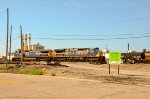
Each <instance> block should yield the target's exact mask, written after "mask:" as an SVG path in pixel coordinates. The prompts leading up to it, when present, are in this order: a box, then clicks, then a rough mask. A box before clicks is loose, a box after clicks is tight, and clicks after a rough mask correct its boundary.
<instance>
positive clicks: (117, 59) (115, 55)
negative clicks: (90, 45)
mask: <svg viewBox="0 0 150 99" xmlns="http://www.w3.org/2000/svg"><path fill="white" fill-rule="evenodd" d="M120 63H121V52H109V74H110V64H117V65H118V74H119V65H120Z"/></svg>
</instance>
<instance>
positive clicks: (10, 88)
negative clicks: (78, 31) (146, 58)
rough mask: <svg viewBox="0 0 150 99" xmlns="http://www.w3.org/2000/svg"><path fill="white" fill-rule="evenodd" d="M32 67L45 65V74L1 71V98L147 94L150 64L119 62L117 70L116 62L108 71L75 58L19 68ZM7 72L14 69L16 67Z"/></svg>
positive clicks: (105, 98)
mask: <svg viewBox="0 0 150 99" xmlns="http://www.w3.org/2000/svg"><path fill="white" fill-rule="evenodd" d="M3 67H4V65H0V68H3ZM33 68H38V69H43V68H45V71H46V74H44V75H42V76H31V75H21V74H19V75H18V74H10V73H0V92H1V93H2V94H0V99H16V98H17V99H20V98H21V99H28V98H29V99H35V98H36V99H37V98H38V99H41V98H44V99H126V98H128V99H149V98H150V72H149V71H150V64H121V65H120V74H118V71H117V70H118V66H117V65H111V66H110V69H111V73H110V74H109V72H108V65H107V64H102V65H95V64H89V63H78V62H77V63H75V62H63V63H61V66H49V65H47V66H39V65H32V66H31V65H26V66H24V67H21V68H19V69H33ZM0 72H3V70H2V69H0ZM9 72H13V73H15V70H10V71H9ZM52 74H55V75H52ZM22 84H23V86H21V85H22ZM21 89H23V90H21ZM15 92H16V93H15ZM20 92H21V93H20ZM8 93H11V94H8ZM18 93H20V94H18Z"/></svg>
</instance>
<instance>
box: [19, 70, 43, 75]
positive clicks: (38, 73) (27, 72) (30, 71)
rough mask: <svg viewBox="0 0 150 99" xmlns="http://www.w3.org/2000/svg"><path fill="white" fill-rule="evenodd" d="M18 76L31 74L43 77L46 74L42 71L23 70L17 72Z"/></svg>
mask: <svg viewBox="0 0 150 99" xmlns="http://www.w3.org/2000/svg"><path fill="white" fill-rule="evenodd" d="M17 73H18V74H29V75H43V74H45V72H44V71H42V70H22V71H19V72H17Z"/></svg>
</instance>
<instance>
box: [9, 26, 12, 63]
mask: <svg viewBox="0 0 150 99" xmlns="http://www.w3.org/2000/svg"><path fill="white" fill-rule="evenodd" d="M10 29H11V30H10V41H9V42H10V43H9V62H10V55H11V36H12V25H11V28H10Z"/></svg>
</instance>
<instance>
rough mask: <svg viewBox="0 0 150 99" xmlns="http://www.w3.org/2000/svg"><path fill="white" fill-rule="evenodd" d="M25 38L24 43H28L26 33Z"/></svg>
mask: <svg viewBox="0 0 150 99" xmlns="http://www.w3.org/2000/svg"><path fill="white" fill-rule="evenodd" d="M24 39H25V40H24V44H25V45H27V34H25V37H24Z"/></svg>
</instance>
